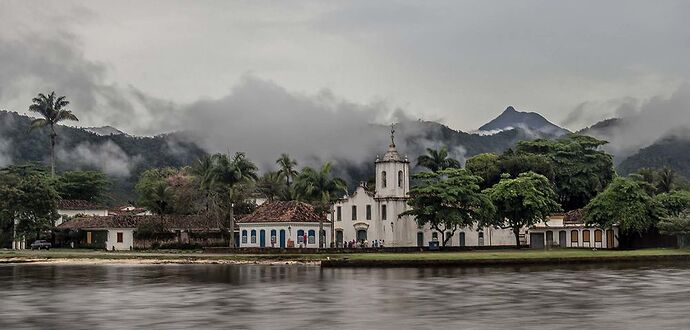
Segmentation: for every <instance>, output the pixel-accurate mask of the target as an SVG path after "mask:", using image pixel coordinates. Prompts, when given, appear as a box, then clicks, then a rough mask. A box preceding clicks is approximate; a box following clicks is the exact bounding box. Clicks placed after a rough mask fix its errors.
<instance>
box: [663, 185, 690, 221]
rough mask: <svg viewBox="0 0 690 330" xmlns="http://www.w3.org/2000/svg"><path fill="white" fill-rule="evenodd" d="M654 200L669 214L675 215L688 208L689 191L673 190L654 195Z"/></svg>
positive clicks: (689, 201)
mask: <svg viewBox="0 0 690 330" xmlns="http://www.w3.org/2000/svg"><path fill="white" fill-rule="evenodd" d="M654 200H655V201H656V202H657V203H659V205H660V206H661V207H662V208H663V209H664V213H665V214H666V215H669V216H677V215H679V214H680V213H683V212H685V211H687V210H688V209H689V208H690V192H689V191H681V190H675V191H672V192H667V193H661V194H658V195H656V196H654Z"/></svg>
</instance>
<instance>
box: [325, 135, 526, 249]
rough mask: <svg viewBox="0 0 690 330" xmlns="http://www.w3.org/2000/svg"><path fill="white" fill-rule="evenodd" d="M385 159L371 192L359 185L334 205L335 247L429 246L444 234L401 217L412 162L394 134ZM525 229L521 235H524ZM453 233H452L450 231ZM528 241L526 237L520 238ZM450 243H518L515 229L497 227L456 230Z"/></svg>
mask: <svg viewBox="0 0 690 330" xmlns="http://www.w3.org/2000/svg"><path fill="white" fill-rule="evenodd" d="M394 133H395V131H394V130H391V143H390V145H389V146H388V151H386V153H385V154H384V155H383V157H382V158H379V157H377V158H376V161H375V162H374V166H375V167H376V168H375V171H376V182H375V189H374V190H373V191H370V190H369V189H367V188H368V187H367V186H366V184H364V183H362V184H360V185H359V186H358V187H357V189H356V190H355V191H354V193H353V194H352V195H349V196H345V197H344V198H343V199H341V200H340V201H338V202H336V203H335V204H334V208H333V213H332V214H331V215H330V219H331V220H332V222H333V224H334V229H335V233H334V236H335V238H334V240H335V243H336V246H338V247H342V246H343V244H344V242H350V241H353V240H355V241H357V242H360V243H361V242H368V243H369V245H371V242H372V241H375V240H377V241H379V242H383V245H384V246H390V247H398V246H401V247H402V246H419V247H422V246H428V244H429V241H432V240H440V239H441V235H440V233H438V232H435V231H433V230H431V229H430V228H429V226H428V225H425V226H422V227H419V226H418V225H417V222H416V221H415V220H414V218H412V217H410V216H404V217H399V215H400V214H401V213H403V212H405V211H407V210H408V209H409V206H408V205H407V201H408V199H409V196H408V193H409V191H410V162H409V160H408V159H407V157H401V156H400V154H399V153H398V151H397V149H396V146H395V141H394V135H393V134H394ZM526 231H527V230H526V229H524V230H523V233H522V234H521V237H525V233H526ZM447 234H450V233H447ZM521 243H522V244H527V242H526V239H524V238H523V239H522V240H521ZM446 245H448V246H499V245H515V236H514V235H513V233H512V231H510V230H505V229H495V228H463V229H460V230H458V231H456V232H455V234H454V235H452V236H451V238H450V240H449V241H448V243H447V244H446Z"/></svg>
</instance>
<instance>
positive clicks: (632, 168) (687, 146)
mask: <svg viewBox="0 0 690 330" xmlns="http://www.w3.org/2000/svg"><path fill="white" fill-rule="evenodd" d="M686 133H690V132H686ZM688 136H690V135H688V134H674V135H672V136H668V137H665V138H662V139H660V140H659V141H656V142H655V143H654V144H652V145H650V146H648V147H646V148H642V149H640V150H639V151H638V152H637V153H635V154H633V155H632V156H630V157H628V158H626V159H625V160H623V161H622V162H621V163H620V165H618V172H619V174H622V175H627V174H630V173H633V172H636V171H637V170H639V169H641V168H644V167H651V168H664V167H668V168H671V169H673V170H675V171H676V172H677V173H678V174H680V175H682V176H684V177H685V178H690V138H688Z"/></svg>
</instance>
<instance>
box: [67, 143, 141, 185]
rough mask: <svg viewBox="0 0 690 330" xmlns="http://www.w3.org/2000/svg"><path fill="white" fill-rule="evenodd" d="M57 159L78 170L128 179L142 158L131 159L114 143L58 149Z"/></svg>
mask: <svg viewBox="0 0 690 330" xmlns="http://www.w3.org/2000/svg"><path fill="white" fill-rule="evenodd" d="M56 156H57V159H58V160H59V161H60V162H62V163H67V164H72V166H73V167H74V168H77V169H97V170H100V171H103V172H104V173H106V174H108V175H112V176H116V177H128V176H130V175H131V171H132V169H133V168H134V166H136V165H137V163H138V162H140V161H141V157H140V156H135V157H130V156H128V155H127V154H126V153H125V152H124V151H123V150H122V148H120V147H119V146H118V145H117V144H115V143H114V142H112V141H110V140H107V141H106V142H104V143H102V144H93V143H89V142H84V143H81V144H78V145H77V146H76V147H74V148H73V149H69V150H66V149H58V150H57V152H56Z"/></svg>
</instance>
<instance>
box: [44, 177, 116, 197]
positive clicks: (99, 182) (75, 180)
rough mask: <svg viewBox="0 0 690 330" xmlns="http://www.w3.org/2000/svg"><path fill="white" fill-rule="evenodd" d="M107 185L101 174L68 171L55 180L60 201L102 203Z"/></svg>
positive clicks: (106, 180)
mask: <svg viewBox="0 0 690 330" xmlns="http://www.w3.org/2000/svg"><path fill="white" fill-rule="evenodd" d="M108 185H109V182H108V179H107V178H106V176H105V174H103V172H99V171H69V172H65V173H63V174H62V175H60V177H59V178H58V180H57V191H58V194H59V195H60V198H62V199H81V200H86V201H92V202H102V201H103V200H104V199H105V191H106V189H107V187H108Z"/></svg>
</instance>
